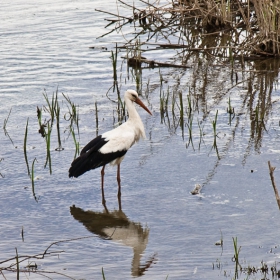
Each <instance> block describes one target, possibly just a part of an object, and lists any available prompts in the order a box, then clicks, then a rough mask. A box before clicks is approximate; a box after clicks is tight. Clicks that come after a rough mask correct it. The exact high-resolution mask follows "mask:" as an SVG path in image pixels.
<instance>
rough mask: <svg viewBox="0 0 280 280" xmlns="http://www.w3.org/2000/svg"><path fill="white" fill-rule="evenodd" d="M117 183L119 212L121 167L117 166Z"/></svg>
mask: <svg viewBox="0 0 280 280" xmlns="http://www.w3.org/2000/svg"><path fill="white" fill-rule="evenodd" d="M117 181H118V186H119V189H118V200H119V210H121V209H122V203H121V165H120V164H118V171H117Z"/></svg>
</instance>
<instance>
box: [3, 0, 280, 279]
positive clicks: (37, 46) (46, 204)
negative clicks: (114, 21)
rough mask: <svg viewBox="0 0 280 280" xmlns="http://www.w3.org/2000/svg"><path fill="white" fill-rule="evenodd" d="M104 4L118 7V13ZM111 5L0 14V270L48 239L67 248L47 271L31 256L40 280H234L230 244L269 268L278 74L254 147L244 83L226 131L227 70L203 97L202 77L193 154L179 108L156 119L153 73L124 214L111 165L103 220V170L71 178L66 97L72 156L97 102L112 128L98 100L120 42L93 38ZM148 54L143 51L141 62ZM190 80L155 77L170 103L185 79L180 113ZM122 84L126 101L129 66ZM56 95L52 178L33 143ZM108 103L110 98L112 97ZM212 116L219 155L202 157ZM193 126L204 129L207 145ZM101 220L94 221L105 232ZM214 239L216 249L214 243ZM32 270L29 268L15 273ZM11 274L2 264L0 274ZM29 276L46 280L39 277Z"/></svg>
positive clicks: (108, 107) (218, 71)
mask: <svg viewBox="0 0 280 280" xmlns="http://www.w3.org/2000/svg"><path fill="white" fill-rule="evenodd" d="M111 5H112V7H115V6H114V5H115V2H114V1H112V3H111ZM108 6H109V4H108V2H106V3H104V2H102V1H82V2H81V1H79V2H76V1H71V2H69V1H56V2H54V1H48V2H46V1H42V2H38V1H37V2H36V4H33V2H32V1H30V2H28V1H27V2H26V1H25V3H22V1H18V2H16V1H13V2H12V4H11V3H9V2H5V3H3V4H2V9H1V11H0V15H1V19H2V25H1V27H0V33H1V46H0V57H1V67H0V75H1V87H0V101H1V102H0V116H1V120H2V123H4V120H5V119H7V117H8V114H9V111H10V109H11V108H12V109H11V114H10V116H9V119H8V122H7V124H6V131H5V130H4V129H1V130H0V142H1V150H0V158H1V159H3V160H2V161H1V162H0V173H1V175H2V178H0V184H1V188H0V192H1V206H0V225H1V229H0V238H1V243H0V252H1V254H0V262H1V261H4V260H7V259H9V258H12V257H14V256H15V254H16V252H15V248H17V251H18V254H19V255H29V256H33V255H36V254H42V253H43V252H44V251H45V250H46V248H47V247H48V246H49V245H50V244H52V243H53V242H57V241H63V242H61V243H59V244H55V245H53V246H52V247H51V249H50V251H49V252H57V251H59V253H53V254H51V255H47V256H45V258H44V259H42V260H34V259H32V261H35V262H36V264H37V266H38V271H43V274H45V275H47V276H49V277H51V278H52V279H66V276H64V275H60V274H58V273H61V274H65V275H67V276H70V277H72V278H75V279H101V277H102V268H103V269H104V273H105V276H106V279H131V278H133V277H135V276H140V275H142V276H141V278H143V279H166V277H167V276H168V279H206V278H207V279H218V278H225V277H224V271H226V275H227V276H230V277H231V278H232V277H234V268H235V264H234V263H233V262H232V256H233V254H234V249H233V241H232V237H238V245H239V246H242V249H241V252H240V258H241V260H240V262H241V263H242V265H244V266H246V265H254V266H259V265H260V262H261V261H262V260H263V261H265V262H267V263H269V264H273V263H274V262H278V258H279V244H280V240H279V229H278V225H279V209H278V207H277V203H276V201H275V197H274V193H273V189H272V186H271V181H270V177H269V172H268V165H267V162H268V160H270V161H271V163H272V165H273V166H276V167H277V169H276V171H275V179H276V183H277V182H279V181H280V179H278V174H279V172H278V166H279V165H280V162H279V151H280V150H279V149H278V144H279V141H280V140H279V89H278V81H277V77H278V76H277V75H275V77H274V78H273V82H272V84H273V83H274V86H273V90H272V93H271V100H272V109H271V110H270V111H269V117H268V121H267V123H266V128H267V132H266V131H263V132H262V135H261V137H260V138H257V137H255V136H254V137H252V130H251V124H252V122H251V119H250V117H251V116H250V115H249V114H248V111H247V109H246V108H247V107H246V106H247V103H246V102H247V101H246V102H243V100H244V98H243V96H244V95H246V93H247V92H248V87H249V84H250V82H249V78H250V75H249V74H248V73H245V74H244V73H243V76H242V74H240V73H239V74H238V75H239V80H243V82H242V83H240V84H238V85H235V86H234V87H233V89H232V90H230V91H229V92H230V97H231V102H232V106H234V107H235V111H236V116H235V118H234V119H233V121H232V125H231V126H230V125H229V124H228V114H227V111H226V108H227V106H228V104H227V102H228V98H225V97H224V96H222V97H220V96H219V93H220V92H221V93H224V92H227V91H228V90H229V89H230V88H231V87H232V81H230V80H229V79H228V77H229V75H230V74H229V73H230V71H229V70H227V69H224V68H222V67H221V68H219V67H216V68H214V70H213V69H211V70H212V72H209V73H208V82H207V86H206V89H205V88H204V87H203V85H201V84H203V82H204V80H203V79H202V78H201V80H200V82H199V81H198V82H197V87H196V89H195V90H194V89H193V88H192V90H193V91H195V93H196V94H199V93H200V94H203V93H204V90H206V92H207V95H206V100H204V102H206V103H207V106H204V105H205V104H204V105H203V104H202V109H201V111H200V113H196V115H195V117H194V121H193V145H194V149H193V148H192V146H191V145H190V146H189V147H188V148H186V143H188V139H189V132H188V129H187V125H186V124H187V122H188V119H187V117H185V120H184V121H185V123H184V126H183V127H184V131H182V128H181V127H180V125H179V124H178V110H177V109H176V110H177V111H176V112H175V115H176V116H175V118H174V117H173V116H172V113H171V109H170V106H169V109H168V110H169V118H167V117H166V116H165V118H164V119H162V118H161V115H160V100H159V96H160V88H159V84H160V79H159V74H158V69H150V70H143V72H142V82H143V92H144V89H145V88H146V86H147V83H148V81H150V87H151V88H154V90H150V93H149V94H143V96H142V99H143V100H144V102H145V103H146V104H148V106H149V108H151V110H152V112H153V116H149V115H148V114H146V112H145V111H144V110H140V109H139V110H138V111H139V113H140V115H141V118H142V120H143V123H144V125H145V128H146V135H147V139H146V140H145V141H141V142H139V143H138V144H137V145H135V146H134V147H133V148H132V149H131V150H130V151H129V152H128V153H127V155H126V157H125V160H124V161H123V163H122V166H121V176H122V212H119V211H118V201H117V197H116V195H117V182H116V178H115V176H116V170H115V169H114V168H106V176H105V196H106V200H107V207H108V211H109V213H104V208H103V206H102V204H101V194H100V170H94V171H92V172H88V173H86V174H85V175H83V176H82V177H80V178H78V179H75V180H74V179H69V178H68V169H69V166H70V163H71V161H72V160H73V157H74V154H75V146H74V141H73V139H72V136H71V135H70V136H69V129H68V125H69V123H68V122H67V121H65V120H64V119H63V116H64V114H66V113H67V112H68V108H67V103H66V101H65V99H64V98H63V96H62V92H63V93H65V94H66V95H68V96H69V98H70V99H71V101H73V102H74V103H75V104H77V105H78V106H79V114H80V115H79V118H80V121H79V128H80V138H79V139H78V140H79V142H80V145H81V146H83V145H85V144H86V143H87V142H88V141H89V140H90V139H92V138H93V137H94V136H95V135H96V123H95V102H97V105H98V116H99V123H98V132H99V133H103V132H105V131H107V130H109V129H111V128H113V126H114V124H115V123H116V119H117V114H116V103H114V102H112V101H110V100H109V99H108V98H107V97H106V92H107V91H108V90H109V88H110V87H111V86H112V84H113V80H112V77H113V73H112V66H111V60H110V56H111V50H113V51H114V45H115V41H121V39H120V37H119V35H118V34H112V35H110V36H107V37H104V38H102V39H99V40H97V39H96V38H97V37H99V36H101V35H102V34H103V33H104V32H105V31H104V29H103V27H104V21H103V18H104V15H103V14H101V13H97V12H96V11H95V9H96V8H99V9H107V7H108ZM112 10H113V11H115V9H113V8H112ZM129 31H131V30H130V29H129V28H127V29H125V30H124V32H126V34H127V33H129ZM126 36H130V35H126ZM91 46H98V48H96V49H94V50H93V49H90V48H89V47H91ZM101 47H106V48H107V50H106V49H102V48H101ZM157 54H158V53H153V52H151V53H148V54H147V56H149V55H150V56H151V57H153V56H155V55H157ZM159 54H160V55H161V56H160V57H159V59H162V58H164V57H168V58H170V59H171V57H172V56H171V55H169V54H168V52H160V53H159ZM250 67H252V68H253V67H255V65H249V66H248V68H250ZM195 69H196V66H195V65H194V66H193V67H192V68H191V69H187V70H180V69H179V70H177V69H175V70H174V69H169V68H168V69H161V70H160V71H161V73H162V75H163V78H164V79H166V80H168V82H167V83H165V85H164V90H165V92H166V91H167V87H168V86H170V88H171V89H174V88H176V79H177V78H178V77H180V87H179V88H180V90H182V92H183V100H184V104H187V93H188V92H189V91H188V90H189V87H190V86H191V83H192V81H193V80H194V79H195ZM197 71H198V72H199V71H200V69H197ZM118 75H119V76H121V75H122V77H121V78H120V80H121V81H122V82H121V83H120V84H121V91H122V92H124V91H125V90H126V89H127V88H135V81H134V80H133V78H132V72H130V70H128V71H127V69H126V62H125V61H124V62H122V61H121V60H119V64H118ZM262 77H263V76H261V74H260V73H258V74H256V77H254V79H253V78H252V77H251V78H252V79H253V84H254V85H255V87H256V90H258V88H257V85H258V84H260V83H261V82H262V80H261V79H262ZM258 79H259V80H258ZM263 79H265V77H264V78H263ZM198 80H199V79H198ZM258 81H259V82H258ZM198 85H201V87H199V86H198ZM57 88H58V99H59V102H60V106H61V134H62V146H63V148H64V150H63V151H61V152H58V151H56V150H55V149H56V148H57V147H58V144H57V140H56V139H57V138H56V137H57V135H56V128H55V127H54V128H53V132H52V136H51V160H52V174H51V175H50V172H49V169H48V168H44V164H45V160H46V147H45V140H44V139H43V138H42V137H41V135H40V134H39V133H38V129H39V127H38V121H37V106H39V107H40V108H41V107H42V106H44V105H46V101H45V100H44V97H43V95H42V93H43V92H44V91H45V92H46V93H47V94H48V96H49V97H51V95H52V94H53V92H55V91H56V90H57ZM225 96H227V95H225ZM109 97H110V98H111V99H113V100H116V99H117V98H116V94H115V93H112V91H110V92H109ZM253 102H256V101H253ZM244 103H246V105H244ZM185 106H186V105H185ZM206 107H207V108H206ZM176 108H177V107H176ZM216 110H219V113H218V125H217V132H218V136H219V137H218V139H217V146H218V150H219V157H218V156H217V153H216V152H215V150H214V149H211V147H212V144H213V131H212V121H213V120H214V118H215V113H216ZM186 111H187V109H186ZM237 113H240V115H238V114H237ZM241 113H242V114H241ZM27 118H29V125H28V138H27V157H28V162H29V166H30V168H31V165H32V162H33V160H34V159H35V158H36V159H37V161H35V165H34V171H35V195H36V198H37V199H38V202H36V200H35V199H34V195H33V193H32V188H31V180H30V177H29V176H28V173H27V166H26V163H25V159H24V153H23V141H24V133H25V126H26V122H27ZM44 118H47V119H48V118H49V117H48V113H47V112H46V111H44V112H43V120H44ZM196 118H197V119H198V120H202V119H203V118H206V121H204V122H203V132H204V133H203V138H202V140H201V138H200V130H199V127H198V121H197V119H196ZM169 122H170V123H169ZM64 131H66V132H65V133H64ZM7 133H8V134H7ZM9 137H10V138H9ZM260 139H261V140H260ZM200 141H201V146H200V149H199V143H200ZM219 158H220V159H219ZM252 171H253V172H252ZM195 184H201V185H202V186H203V188H202V193H201V195H199V196H194V195H191V194H190V192H191V191H192V190H193V188H194V186H195ZM73 205H75V207H73ZM75 210H76V211H75ZM96 219H97V220H98V219H100V223H98V222H96ZM107 222H108V224H107ZM22 229H23V233H24V235H23V237H24V240H23V238H22V235H21V232H22ZM221 233H222V238H223V242H224V246H223V248H221V247H220V246H215V242H217V241H219V240H220V239H221ZM124 236H125V237H124ZM73 239H75V240H73ZM27 264H28V262H27V261H25V262H24V263H22V264H20V267H21V268H24V267H25V266H26V265H27ZM213 264H214V269H213ZM7 266H8V265H6V263H4V264H1V267H7ZM50 272H55V273H56V274H53V273H50ZM3 274H4V275H5V277H6V279H15V277H16V274H15V273H9V272H7V271H3ZM26 276H27V277H28V279H45V277H44V276H41V275H40V274H37V273H36V274H35V273H30V274H26ZM270 276H271V275H270ZM21 277H24V276H23V274H22V276H21ZM242 277H243V275H242ZM244 277H245V275H244ZM3 279H4V277H3Z"/></svg>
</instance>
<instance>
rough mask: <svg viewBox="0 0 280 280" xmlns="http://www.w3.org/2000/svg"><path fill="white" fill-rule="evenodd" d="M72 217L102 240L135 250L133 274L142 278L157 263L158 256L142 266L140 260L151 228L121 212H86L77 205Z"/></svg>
mask: <svg viewBox="0 0 280 280" xmlns="http://www.w3.org/2000/svg"><path fill="white" fill-rule="evenodd" d="M70 213H71V215H72V216H73V217H74V218H75V219H76V220H77V221H79V222H80V223H82V224H83V225H84V226H85V228H86V229H87V230H88V231H90V232H92V233H94V234H96V235H98V236H99V237H100V238H103V239H107V240H112V241H116V242H118V243H120V244H122V245H125V246H129V247H131V248H132V249H133V259H132V265H131V274H132V276H134V277H137V276H141V275H143V274H144V273H145V271H147V270H148V269H149V268H150V266H151V265H152V264H153V263H155V262H156V254H154V255H153V256H151V257H150V258H148V260H147V261H146V262H145V263H144V264H141V262H140V260H141V257H142V255H143V254H144V252H145V249H146V247H147V244H148V239H149V231H150V230H149V228H147V227H146V228H143V226H142V225H141V224H140V223H135V222H132V221H130V220H129V219H128V217H127V216H126V215H125V213H124V212H123V211H121V210H114V211H111V212H109V211H108V210H107V209H106V208H105V210H104V211H103V212H94V211H90V210H88V211H84V210H83V209H81V208H78V207H76V206H75V205H73V206H71V207H70Z"/></svg>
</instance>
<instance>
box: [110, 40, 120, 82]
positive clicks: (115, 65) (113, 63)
mask: <svg viewBox="0 0 280 280" xmlns="http://www.w3.org/2000/svg"><path fill="white" fill-rule="evenodd" d="M111 59H112V66H113V78H114V81H117V80H118V77H117V59H118V46H117V44H116V50H115V54H114V52H113V51H111Z"/></svg>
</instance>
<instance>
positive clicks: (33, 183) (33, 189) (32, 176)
mask: <svg viewBox="0 0 280 280" xmlns="http://www.w3.org/2000/svg"><path fill="white" fill-rule="evenodd" d="M35 161H37V159H36V158H34V160H33V162H32V172H31V186H32V193H33V197H34V199H35V200H36V202H38V199H37V197H36V194H35V181H34V179H35V176H34V165H35Z"/></svg>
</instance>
